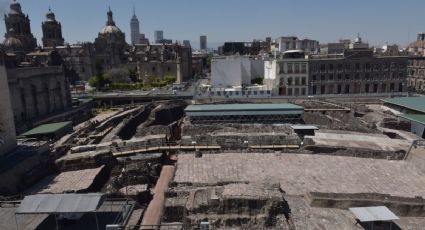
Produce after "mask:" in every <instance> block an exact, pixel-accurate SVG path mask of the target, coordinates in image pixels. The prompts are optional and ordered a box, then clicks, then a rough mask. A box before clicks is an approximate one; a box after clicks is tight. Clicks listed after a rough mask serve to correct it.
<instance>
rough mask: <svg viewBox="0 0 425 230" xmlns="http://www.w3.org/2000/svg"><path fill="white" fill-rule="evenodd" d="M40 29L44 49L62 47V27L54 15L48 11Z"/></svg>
mask: <svg viewBox="0 0 425 230" xmlns="http://www.w3.org/2000/svg"><path fill="white" fill-rule="evenodd" d="M41 27H42V29H43V46H44V47H55V46H63V44H64V39H63V37H62V25H61V23H60V22H58V21H56V18H55V14H54V13H53V12H52V11H51V10H50V9H49V11H48V12H47V14H46V21H44V22H43V23H42V25H41Z"/></svg>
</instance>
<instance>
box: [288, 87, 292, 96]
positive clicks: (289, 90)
mask: <svg viewBox="0 0 425 230" xmlns="http://www.w3.org/2000/svg"><path fill="white" fill-rule="evenodd" d="M288 95H289V96H292V88H289V89H288Z"/></svg>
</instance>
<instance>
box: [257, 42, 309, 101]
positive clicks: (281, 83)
mask: <svg viewBox="0 0 425 230" xmlns="http://www.w3.org/2000/svg"><path fill="white" fill-rule="evenodd" d="M308 73H309V72H308V59H307V58H306V55H305V54H304V52H303V51H300V50H299V51H296V50H295V51H286V52H285V53H283V56H282V58H279V59H276V60H272V61H266V63H265V65H264V84H265V85H266V89H267V90H271V91H272V94H273V95H276V96H277V95H279V96H306V95H307V94H308Z"/></svg>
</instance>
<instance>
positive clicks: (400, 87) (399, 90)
mask: <svg viewBox="0 0 425 230" xmlns="http://www.w3.org/2000/svg"><path fill="white" fill-rule="evenodd" d="M398 92H403V83H401V82H400V83H398Z"/></svg>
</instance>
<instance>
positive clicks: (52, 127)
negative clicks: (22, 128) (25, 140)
mask: <svg viewBox="0 0 425 230" xmlns="http://www.w3.org/2000/svg"><path fill="white" fill-rule="evenodd" d="M71 123H72V122H71V121H65V122H58V123H51V124H44V125H40V126H37V127H35V128H33V129H31V130H29V131H28V132H26V133H23V134H22V136H31V135H41V134H51V133H55V132H57V131H58V130H61V129H63V128H64V127H66V126H67V125H69V124H71Z"/></svg>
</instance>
